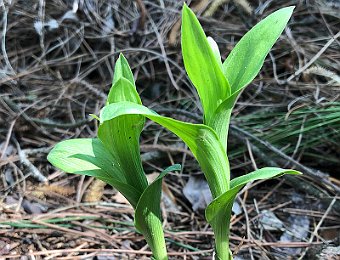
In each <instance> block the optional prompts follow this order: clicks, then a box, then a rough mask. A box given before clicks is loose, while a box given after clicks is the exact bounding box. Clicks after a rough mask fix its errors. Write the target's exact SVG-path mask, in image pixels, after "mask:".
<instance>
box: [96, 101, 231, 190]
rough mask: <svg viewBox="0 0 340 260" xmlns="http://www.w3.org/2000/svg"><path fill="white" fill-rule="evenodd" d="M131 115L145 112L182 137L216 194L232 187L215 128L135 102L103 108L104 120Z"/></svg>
mask: <svg viewBox="0 0 340 260" xmlns="http://www.w3.org/2000/svg"><path fill="white" fill-rule="evenodd" d="M131 114H134V115H137V114H138V115H143V116H145V117H147V118H149V119H151V120H153V121H154V122H156V123H158V124H160V125H162V126H163V127H165V128H167V129H169V130H170V131H172V132H173V133H174V134H176V135H177V136H178V137H179V138H181V139H182V140H183V141H184V142H185V143H186V144H187V145H188V147H189V148H190V150H191V151H192V153H193V154H194V156H195V157H196V159H197V161H198V162H199V164H200V166H201V168H202V170H203V173H204V174H205V177H206V179H207V181H208V184H209V187H210V189H211V192H212V194H213V196H214V197H217V196H219V195H220V194H222V193H224V192H225V191H226V190H227V189H228V188H229V178H230V177H229V176H230V175H229V162H228V158H227V155H226V153H225V151H224V150H223V146H222V145H221V143H220V141H219V139H218V137H217V135H216V133H215V131H214V130H213V129H212V128H210V127H208V126H206V125H201V124H191V123H185V122H181V121H178V120H175V119H172V118H168V117H164V116H160V115H158V114H157V113H156V112H154V111H152V110H150V109H148V108H147V107H144V106H141V105H138V104H134V103H131V102H120V103H115V104H110V105H108V106H105V107H104V108H103V109H102V111H101V115H100V120H101V122H106V121H108V120H112V119H113V118H118V117H120V116H122V115H131Z"/></svg>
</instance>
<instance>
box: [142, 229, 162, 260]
mask: <svg viewBox="0 0 340 260" xmlns="http://www.w3.org/2000/svg"><path fill="white" fill-rule="evenodd" d="M149 227H150V228H151V229H149V230H148V231H147V233H144V234H143V235H144V237H145V240H146V242H147V243H148V245H149V247H150V249H151V251H152V253H153V255H152V257H153V259H156V260H167V259H168V255H167V251H166V245H165V239H164V233H163V228H162V224H161V222H158V223H157V222H153V224H152V225H150V226H149Z"/></svg>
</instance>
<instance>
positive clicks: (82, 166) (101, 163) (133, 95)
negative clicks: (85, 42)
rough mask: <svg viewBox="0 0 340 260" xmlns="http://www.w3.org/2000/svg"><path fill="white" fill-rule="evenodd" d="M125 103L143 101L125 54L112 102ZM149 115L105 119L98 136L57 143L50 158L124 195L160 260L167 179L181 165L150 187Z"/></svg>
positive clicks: (163, 253) (110, 97)
mask: <svg viewBox="0 0 340 260" xmlns="http://www.w3.org/2000/svg"><path fill="white" fill-rule="evenodd" d="M120 101H129V102H131V104H136V105H139V106H140V105H141V100H140V98H139V95H138V93H137V91H136V86H135V82H134V78H133V75H132V72H131V69H130V67H129V65H128V63H127V61H126V59H125V58H124V57H123V56H122V55H121V56H120V57H119V59H118V60H117V62H116V65H115V73H114V79H113V84H112V87H111V90H110V92H109V95H108V99H107V105H108V106H109V105H111V104H115V103H116V102H120ZM144 122H145V118H144V117H143V116H141V115H125V116H121V117H119V118H112V119H110V120H105V122H102V123H101V124H100V126H99V129H98V138H80V139H72V140H66V141H63V142H60V143H58V144H57V145H56V146H55V147H54V148H53V149H52V151H51V152H50V153H49V155H48V157H47V159H48V160H49V161H50V162H51V163H52V164H53V165H54V166H56V167H58V168H60V169H62V170H63V171H65V172H68V173H75V174H82V175H87V176H93V177H96V178H98V179H100V180H102V181H104V182H106V183H108V184H110V185H111V186H112V187H114V188H116V189H117V190H118V191H119V192H120V193H122V194H123V195H124V196H125V198H126V199H127V200H128V201H129V202H130V204H131V205H132V206H133V208H134V209H135V227H136V229H137V230H138V231H139V232H141V233H142V234H143V235H144V237H145V239H146V241H147V243H148V244H149V246H150V248H151V250H152V252H153V256H154V257H155V258H156V259H161V260H164V259H167V253H166V247H165V240H164V235H163V229H162V222H161V216H160V215H161V214H160V199H161V187H162V178H163V177H164V176H165V175H166V174H167V173H168V172H170V171H175V170H180V165H178V164H177V165H173V166H171V167H168V168H167V169H165V170H164V171H163V172H162V173H161V174H160V175H159V176H158V177H157V178H156V180H155V181H154V182H152V183H151V184H150V185H148V182H147V179H146V176H145V173H144V170H143V167H142V162H141V158H140V151H139V138H140V133H141V131H142V129H143V126H144Z"/></svg>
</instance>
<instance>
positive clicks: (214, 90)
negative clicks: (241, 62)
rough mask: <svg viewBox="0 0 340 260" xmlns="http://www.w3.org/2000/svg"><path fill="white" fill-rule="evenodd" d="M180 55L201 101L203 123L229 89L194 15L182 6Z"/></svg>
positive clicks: (207, 119)
mask: <svg viewBox="0 0 340 260" xmlns="http://www.w3.org/2000/svg"><path fill="white" fill-rule="evenodd" d="M182 54H183V61H184V66H185V69H186V71H187V73H188V76H189V78H190V80H191V81H192V83H193V84H194V86H195V87H196V89H197V92H198V95H199V97H200V99H201V102H202V107H203V110H204V120H205V121H209V120H210V117H211V115H212V114H213V113H214V111H215V109H216V108H217V107H218V105H219V104H221V103H222V101H223V100H224V99H225V98H226V97H228V96H229V95H230V86H229V83H228V81H227V79H226V77H225V76H224V74H223V71H222V68H221V66H220V63H219V62H218V60H217V59H216V49H215V50H212V48H211V47H210V44H209V42H208V40H207V37H206V35H205V33H204V31H203V29H202V27H201V25H200V23H199V21H198V20H197V18H196V16H195V14H194V13H193V12H192V11H191V10H190V9H189V8H188V7H187V6H186V5H185V4H184V6H183V12H182Z"/></svg>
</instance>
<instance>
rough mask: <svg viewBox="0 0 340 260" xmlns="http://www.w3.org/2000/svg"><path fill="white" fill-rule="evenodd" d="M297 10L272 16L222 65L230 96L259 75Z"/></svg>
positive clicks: (246, 38)
mask: <svg viewBox="0 0 340 260" xmlns="http://www.w3.org/2000/svg"><path fill="white" fill-rule="evenodd" d="M293 9H294V7H285V8H282V9H279V10H278V11H276V12H274V13H272V14H270V15H269V16H267V17H266V18H265V19H263V20H262V21H260V22H259V23H258V24H256V25H255V26H254V27H253V28H252V29H251V30H250V31H248V32H247V33H246V34H245V35H244V36H243V37H242V38H241V40H240V41H239V42H238V43H237V44H236V46H235V48H234V49H233V50H232V51H231V53H230V54H229V56H228V57H227V59H226V60H225V61H224V63H223V67H224V70H225V75H226V77H227V78H228V80H229V83H230V86H231V93H234V92H236V91H238V90H241V89H242V88H244V87H246V86H247V85H248V84H249V83H250V82H251V81H252V80H253V79H254V78H255V77H256V75H257V74H258V72H259V71H260V69H261V67H262V65H263V63H264V59H265V57H266V56H267V54H268V53H269V51H270V49H271V48H272V47H273V45H274V44H275V42H276V41H277V39H278V38H279V36H280V35H281V33H282V32H283V30H284V28H285V26H286V25H287V23H288V20H289V18H290V17H291V15H292V13H293Z"/></svg>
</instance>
